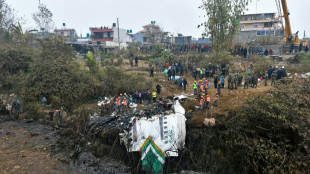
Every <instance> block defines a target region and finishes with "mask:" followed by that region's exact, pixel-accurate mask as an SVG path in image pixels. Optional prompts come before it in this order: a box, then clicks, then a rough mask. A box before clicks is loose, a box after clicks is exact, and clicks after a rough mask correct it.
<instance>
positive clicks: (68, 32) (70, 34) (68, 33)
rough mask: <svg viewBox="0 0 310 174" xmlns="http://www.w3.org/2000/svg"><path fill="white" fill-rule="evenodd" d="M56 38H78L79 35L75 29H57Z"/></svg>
mask: <svg viewBox="0 0 310 174" xmlns="http://www.w3.org/2000/svg"><path fill="white" fill-rule="evenodd" d="M55 33H56V36H63V37H66V38H76V37H77V34H76V32H75V29H71V28H70V29H69V28H63V29H55Z"/></svg>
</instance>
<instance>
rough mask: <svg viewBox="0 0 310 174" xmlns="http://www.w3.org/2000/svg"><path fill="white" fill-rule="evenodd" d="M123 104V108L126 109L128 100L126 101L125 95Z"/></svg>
mask: <svg viewBox="0 0 310 174" xmlns="http://www.w3.org/2000/svg"><path fill="white" fill-rule="evenodd" d="M123 105H124V110H125V111H127V107H128V102H127V98H126V97H124V100H123Z"/></svg>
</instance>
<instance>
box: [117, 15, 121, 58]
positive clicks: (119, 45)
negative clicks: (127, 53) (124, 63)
mask: <svg viewBox="0 0 310 174" xmlns="http://www.w3.org/2000/svg"><path fill="white" fill-rule="evenodd" d="M117 40H118V53H119V54H121V43H120V42H119V22H118V18H117Z"/></svg>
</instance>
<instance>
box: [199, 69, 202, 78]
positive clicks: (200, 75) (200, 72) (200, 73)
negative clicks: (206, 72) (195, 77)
mask: <svg viewBox="0 0 310 174" xmlns="http://www.w3.org/2000/svg"><path fill="white" fill-rule="evenodd" d="M202 77H203V71H202V68H200V71H199V78H200V79H202Z"/></svg>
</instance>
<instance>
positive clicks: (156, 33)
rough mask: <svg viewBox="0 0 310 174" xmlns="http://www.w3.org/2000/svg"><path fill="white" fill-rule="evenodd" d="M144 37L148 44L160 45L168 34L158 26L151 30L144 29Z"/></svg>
mask: <svg viewBox="0 0 310 174" xmlns="http://www.w3.org/2000/svg"><path fill="white" fill-rule="evenodd" d="M144 35H145V37H146V38H147V39H148V42H149V43H150V44H155V43H161V42H164V40H165V38H166V37H167V35H168V32H164V31H163V29H161V28H159V27H158V26H155V25H154V27H152V28H146V30H145V31H144Z"/></svg>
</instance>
